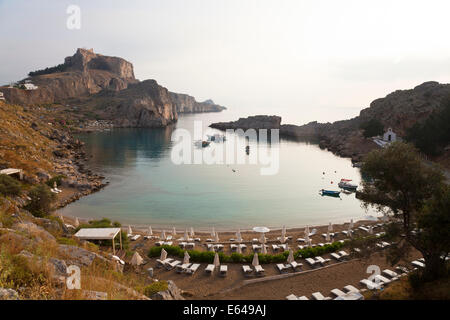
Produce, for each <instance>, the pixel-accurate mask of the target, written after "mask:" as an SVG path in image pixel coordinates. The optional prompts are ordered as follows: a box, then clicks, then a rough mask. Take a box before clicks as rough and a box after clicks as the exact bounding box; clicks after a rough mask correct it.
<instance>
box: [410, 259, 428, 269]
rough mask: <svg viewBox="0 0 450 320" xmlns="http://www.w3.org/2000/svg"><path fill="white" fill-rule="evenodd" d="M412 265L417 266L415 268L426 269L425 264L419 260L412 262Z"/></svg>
mask: <svg viewBox="0 0 450 320" xmlns="http://www.w3.org/2000/svg"><path fill="white" fill-rule="evenodd" d="M411 264H412V265H413V266H415V267H418V268H425V263H422V262H420V261H417V260H416V261H413V262H411Z"/></svg>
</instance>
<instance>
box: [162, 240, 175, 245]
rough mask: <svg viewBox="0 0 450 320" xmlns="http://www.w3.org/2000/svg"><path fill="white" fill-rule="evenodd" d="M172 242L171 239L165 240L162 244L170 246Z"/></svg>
mask: <svg viewBox="0 0 450 320" xmlns="http://www.w3.org/2000/svg"><path fill="white" fill-rule="evenodd" d="M172 244H173V242H172V241H165V242H164V243H163V245H165V246H171V245H172Z"/></svg>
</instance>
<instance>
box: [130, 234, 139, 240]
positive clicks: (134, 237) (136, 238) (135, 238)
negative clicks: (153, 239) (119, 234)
mask: <svg viewBox="0 0 450 320" xmlns="http://www.w3.org/2000/svg"><path fill="white" fill-rule="evenodd" d="M140 237H141V235H140V234H135V235H134V236H132V237H131V241H136V240H138V239H139V238H140Z"/></svg>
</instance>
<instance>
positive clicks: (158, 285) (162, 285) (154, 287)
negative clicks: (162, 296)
mask: <svg viewBox="0 0 450 320" xmlns="http://www.w3.org/2000/svg"><path fill="white" fill-rule="evenodd" d="M167 288H168V284H167V282H166V281H157V282H153V283H152V284H150V285H148V286H146V287H145V288H144V294H145V295H146V296H147V297H149V298H150V297H151V296H152V295H154V294H155V293H157V292H160V291H165V290H167Z"/></svg>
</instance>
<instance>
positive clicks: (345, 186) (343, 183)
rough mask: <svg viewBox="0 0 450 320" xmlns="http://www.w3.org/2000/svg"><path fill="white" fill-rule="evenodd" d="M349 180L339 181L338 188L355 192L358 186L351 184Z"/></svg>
mask: <svg viewBox="0 0 450 320" xmlns="http://www.w3.org/2000/svg"><path fill="white" fill-rule="evenodd" d="M350 181H352V180H350V179H341V181H340V182H339V183H338V186H339V188H341V189H344V190H348V191H356V188H358V186H357V185H356V184H351V183H350Z"/></svg>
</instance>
